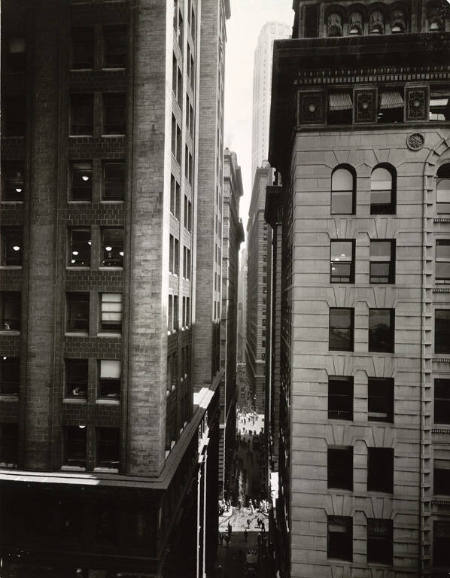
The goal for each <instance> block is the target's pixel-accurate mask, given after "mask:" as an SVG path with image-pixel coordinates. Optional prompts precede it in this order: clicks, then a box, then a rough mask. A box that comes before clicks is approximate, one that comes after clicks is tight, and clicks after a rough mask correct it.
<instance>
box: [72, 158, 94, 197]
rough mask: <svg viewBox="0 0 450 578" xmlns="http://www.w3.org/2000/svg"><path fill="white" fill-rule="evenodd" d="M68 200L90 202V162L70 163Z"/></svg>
mask: <svg viewBox="0 0 450 578" xmlns="http://www.w3.org/2000/svg"><path fill="white" fill-rule="evenodd" d="M70 200H71V201H87V202H89V201H91V200H92V161H72V162H71V163H70Z"/></svg>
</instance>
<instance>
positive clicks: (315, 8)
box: [266, 0, 450, 578]
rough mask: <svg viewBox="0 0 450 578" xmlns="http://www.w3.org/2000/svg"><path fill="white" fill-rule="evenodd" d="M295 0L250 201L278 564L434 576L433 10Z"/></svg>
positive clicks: (437, 417) (443, 495)
mask: <svg viewBox="0 0 450 578" xmlns="http://www.w3.org/2000/svg"><path fill="white" fill-rule="evenodd" d="M294 7H295V23H294V33H293V39H292V40H287V41H279V42H276V43H275V53H274V84H273V95H272V118H271V140H270V154H269V160H270V162H271V164H272V166H274V167H275V168H276V169H277V170H278V171H279V172H280V173H281V175H282V186H281V187H279V188H278V189H277V190H273V189H271V190H269V191H268V204H267V212H266V214H267V218H268V220H269V221H270V223H271V225H272V227H273V228H274V231H275V235H274V236H275V238H276V241H277V243H278V244H277V245H276V246H274V251H276V254H277V256H279V255H280V241H281V268H280V267H279V266H277V267H276V271H277V274H278V275H281V283H280V287H279V289H278V290H277V291H276V299H275V301H276V303H277V306H278V309H277V310H276V311H274V316H275V318H276V319H277V320H279V322H278V326H279V329H277V330H275V333H276V335H278V339H279V340H280V342H281V346H280V347H279V351H278V352H277V356H278V361H279V382H280V384H279V387H280V398H279V404H280V409H279V416H278V419H279V425H278V426H276V423H275V424H274V425H275V426H276V427H278V437H279V449H278V457H279V459H278V469H279V495H278V499H277V509H276V512H275V516H274V520H273V522H272V539H273V542H274V543H275V544H276V545H278V547H279V558H278V559H279V572H280V575H281V576H282V577H287V576H292V577H310V576H317V577H319V576H320V577H322V576H323V577H325V576H326V577H330V576H336V575H339V576H355V577H356V576H358V578H359V577H369V576H374V575H377V576H380V577H386V578H387V577H393V576H395V577H403V576H405V577H406V576H436V577H438V576H445V575H446V574H447V573H448V570H449V567H450V558H449V554H448V552H449V551H450V496H449V494H450V483H449V481H450V475H449V474H450V429H449V426H450V413H449V408H450V405H449V401H448V400H449V399H450V379H449V378H450V294H449V289H448V288H447V287H448V283H449V270H448V265H447V263H448V259H449V247H450V241H449V239H450V229H449V228H448V227H449V223H450V203H449V199H450V197H449V189H450V187H449V182H450V181H449V175H450V148H449V136H450V126H449V121H450V112H449V110H450V109H449V97H450V71H449V56H450V52H449V49H450V44H449V41H450V35H449V31H450V20H449V13H448V5H447V4H446V3H440V2H437V3H435V2H424V3H415V2H411V3H407V4H406V3H405V4H400V3H390V2H387V1H386V2H382V3H377V4H375V3H370V2H363V3H360V4H358V5H353V4H352V3H350V2H339V3H332V2H326V1H322V2H304V1H302V0H300V1H299V2H295V3H294ZM280 211H281V213H280ZM280 223H281V239H280V235H279V233H280V231H279V224H280ZM278 258H279V257H278ZM275 263H276V264H277V261H275ZM274 351H277V347H276V346H275V347H274ZM286 552H288V554H287V555H286Z"/></svg>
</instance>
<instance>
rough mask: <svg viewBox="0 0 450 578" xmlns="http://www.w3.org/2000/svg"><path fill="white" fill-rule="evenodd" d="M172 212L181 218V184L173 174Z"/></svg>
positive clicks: (171, 185)
mask: <svg viewBox="0 0 450 578" xmlns="http://www.w3.org/2000/svg"><path fill="white" fill-rule="evenodd" d="M170 212H171V213H172V215H174V216H175V217H176V218H177V219H179V218H180V185H179V184H178V181H177V180H176V179H175V177H174V176H173V175H172V177H171V181H170Z"/></svg>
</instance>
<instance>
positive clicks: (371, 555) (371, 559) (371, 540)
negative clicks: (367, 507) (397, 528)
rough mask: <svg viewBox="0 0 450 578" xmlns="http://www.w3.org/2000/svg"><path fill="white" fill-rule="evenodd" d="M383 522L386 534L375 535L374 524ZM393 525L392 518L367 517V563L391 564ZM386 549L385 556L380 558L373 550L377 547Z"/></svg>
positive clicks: (377, 548)
mask: <svg viewBox="0 0 450 578" xmlns="http://www.w3.org/2000/svg"><path fill="white" fill-rule="evenodd" d="M380 523H384V525H385V526H386V528H385V530H386V536H384V537H383V536H381V537H380V536H376V535H375V532H374V527H375V524H378V525H380ZM393 535H394V525H393V521H392V520H388V519H381V518H367V562H368V563H369V564H384V565H386V566H392V563H393V554H394V552H393V543H394V540H393V537H394V536H393ZM382 548H383V549H387V550H388V552H387V556H386V557H385V558H382V557H380V556H376V555H375V552H374V550H375V551H377V550H379V549H382Z"/></svg>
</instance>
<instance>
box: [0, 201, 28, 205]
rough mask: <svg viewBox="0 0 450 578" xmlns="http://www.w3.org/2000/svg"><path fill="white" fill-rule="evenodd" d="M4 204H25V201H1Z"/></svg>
mask: <svg viewBox="0 0 450 578" xmlns="http://www.w3.org/2000/svg"><path fill="white" fill-rule="evenodd" d="M0 202H1V204H2V205H23V201H4V200H2V201H0Z"/></svg>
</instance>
